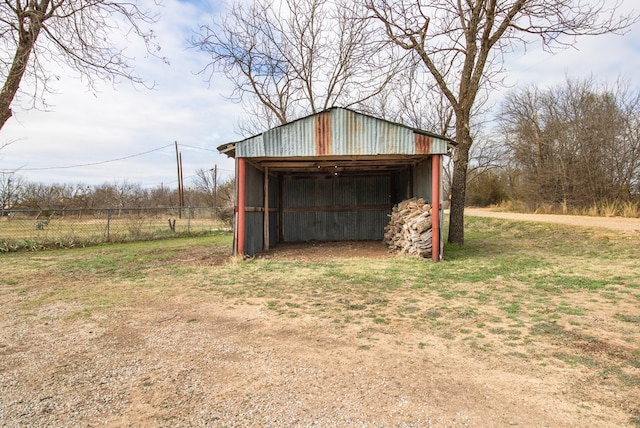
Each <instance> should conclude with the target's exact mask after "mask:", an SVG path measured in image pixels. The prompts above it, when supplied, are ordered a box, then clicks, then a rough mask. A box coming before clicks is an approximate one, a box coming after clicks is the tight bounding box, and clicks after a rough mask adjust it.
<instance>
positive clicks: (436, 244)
mask: <svg viewBox="0 0 640 428" xmlns="http://www.w3.org/2000/svg"><path fill="white" fill-rule="evenodd" d="M440 157H441V155H431V258H432V260H433V261H434V262H439V261H440Z"/></svg>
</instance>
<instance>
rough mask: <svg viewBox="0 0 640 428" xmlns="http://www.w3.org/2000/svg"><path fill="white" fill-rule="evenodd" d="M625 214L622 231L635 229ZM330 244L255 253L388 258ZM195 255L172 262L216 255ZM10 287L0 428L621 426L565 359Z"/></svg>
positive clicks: (377, 250) (235, 308)
mask: <svg viewBox="0 0 640 428" xmlns="http://www.w3.org/2000/svg"><path fill="white" fill-rule="evenodd" d="M469 214H470V215H488V214H487V212H486V211H484V210H483V211H478V210H472V211H470V212H469ZM497 214H499V216H503V213H497ZM543 217H544V216H543ZM554 217H555V216H554ZM516 218H520V217H516ZM549 218H550V217H549ZM523 219H524V218H523ZM526 219H527V220H531V219H534V218H533V217H531V216H527V218H526ZM535 219H536V220H539V219H540V218H539V217H535ZM598 220H602V223H600V224H598V225H597V226H599V227H614V226H613V224H614V223H617V222H616V221H614V222H611V220H612V219H598ZM567 221H569V222H570V223H571V224H576V219H575V218H570V219H567ZM605 223H606V224H605ZM609 223H610V226H608V225H607V224H609ZM631 223H632V224H631V225H630V226H629V225H626V226H624V227H625V229H624V231H625V232H632V233H634V231H638V230H640V220H638V219H636V220H635V222H631ZM587 225H588V226H593V224H591V223H588V224H587ZM615 227H617V226H615ZM337 245H338V246H336V245H335V244H334V245H329V244H316V245H312V246H305V247H304V249H303V248H301V247H298V246H295V245H292V246H282V247H280V248H277V249H276V250H275V251H272V252H270V253H269V254H266V255H263V256H261V257H264V258H271V259H278V258H285V259H300V260H309V261H322V260H323V259H325V258H328V257H332V256H333V255H335V254H336V253H338V252H339V253H340V254H343V255H346V256H349V254H353V255H355V254H360V255H363V256H366V257H381V258H382V257H392V256H390V255H389V254H388V253H387V252H386V249H385V248H384V246H382V245H381V244H379V243H363V244H362V245H360V246H357V244H353V243H342V244H337ZM350 251H352V253H350ZM201 256H202V255H197V254H194V255H191V257H186V258H185V259H184V264H188V265H192V266H193V265H196V266H197V265H210V264H222V263H226V262H227V260H228V257H227V255H221V254H217V255H215V257H214V258H212V257H211V255H207V256H202V257H201ZM200 262H201V263H200ZM33 281H38V282H40V284H41V287H43V288H45V287H47V286H48V285H47V281H48V279H47V278H45V277H42V278H33ZM74 286H79V284H75V285H74ZM27 294H28V292H27V291H25V292H24V294H23V297H24V299H25V301H26V300H28V297H29V296H28V295H27ZM8 296H9V295H8V294H2V295H0V307H2V308H3V312H4V313H3V315H2V316H0V426H7V427H21V426H109V427H120V426H130V427H147V426H149V427H151V426H166V427H174V426H194V427H198V426H201V427H205V426H212V427H225V426H234V427H245V426H246V427H289V426H292V427H293V426H296V427H351V426H359V427H507V426H519V427H611V426H633V425H629V424H630V422H629V413H628V411H626V410H628V409H622V408H616V407H615V406H605V405H601V404H598V403H594V402H592V401H590V399H589V394H588V390H589V388H590V382H591V380H590V379H589V378H587V377H580V376H578V377H575V371H574V372H573V374H569V373H568V372H564V371H562V370H555V369H545V370H542V369H541V368H540V367H539V366H535V365H532V366H531V367H527V366H526V364H525V363H518V364H516V365H514V366H508V365H507V366H505V365H504V360H502V359H496V358H494V357H491V356H486V357H484V358H477V357H474V354H473V353H472V352H470V351H469V350H468V349H465V345H464V344H463V343H459V342H452V341H449V340H446V339H444V338H440V337H437V336H433V335H430V334H425V333H424V332H422V331H420V330H419V329H412V330H395V329H394V327H393V326H386V327H380V329H379V330H378V331H376V342H375V346H372V347H370V348H369V347H363V346H361V345H360V342H358V341H357V340H356V338H358V337H362V336H363V335H366V334H368V332H366V331H363V330H362V326H358V325H356V324H351V325H349V324H346V325H345V324H335V323H331V322H330V321H327V320H320V319H317V318H304V317H300V318H295V319H287V318H285V317H276V316H274V315H273V313H272V312H270V311H269V310H268V309H267V308H266V307H265V306H264V305H261V304H252V302H246V303H245V304H237V303H231V302H230V301H226V300H221V301H220V300H215V299H203V298H202V296H201V295H200V294H196V295H194V294H191V293H189V292H185V293H184V294H179V295H173V296H171V297H169V298H166V297H164V296H162V295H159V296H157V297H156V298H154V299H146V300H145V301H144V304H143V305H136V306H130V307H123V308H122V309H121V310H118V311H111V312H106V313H100V312H98V313H97V314H93V315H92V316H90V317H81V316H80V317H77V318H73V317H70V314H73V313H75V312H74V311H77V310H78V308H77V307H76V306H75V304H74V302H73V300H68V301H65V302H60V303H58V304H54V305H45V306H41V307H39V308H38V309H35V310H34V312H33V313H31V314H29V315H28V316H27V317H26V318H25V315H24V307H23V306H21V302H20V301H15V300H13V299H14V297H15V295H13V294H12V295H11V296H12V297H11V299H12V300H9V297H8ZM34 344H37V346H33V345H34ZM487 355H490V354H487ZM554 370H555V371H554ZM550 373H551V374H552V376H550V377H548V376H549V374H550ZM606 393H607V394H611V395H612V396H615V394H616V391H606ZM631 399H632V400H636V399H637V397H636V398H631ZM612 400H613V399H612ZM604 401H606V400H604ZM613 401H614V402H619V401H615V400H613ZM634 405H636V404H634V403H631V404H629V405H628V406H634Z"/></svg>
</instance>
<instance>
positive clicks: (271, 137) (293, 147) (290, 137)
mask: <svg viewBox="0 0 640 428" xmlns="http://www.w3.org/2000/svg"><path fill="white" fill-rule="evenodd" d="M315 120H316V118H315V116H310V117H307V118H304V119H300V120H297V121H295V122H291V123H288V124H286V125H283V126H280V127H278V128H273V129H270V130H268V131H265V132H264V133H263V134H262V135H263V140H264V146H265V154H266V156H271V157H288V156H292V157H295V156H315V154H316V150H315Z"/></svg>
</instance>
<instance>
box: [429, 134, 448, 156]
mask: <svg viewBox="0 0 640 428" xmlns="http://www.w3.org/2000/svg"><path fill="white" fill-rule="evenodd" d="M448 150H449V143H447V141H446V140H441V139H439V138H434V139H433V143H432V145H431V153H433V154H437V155H446V154H447V151H448Z"/></svg>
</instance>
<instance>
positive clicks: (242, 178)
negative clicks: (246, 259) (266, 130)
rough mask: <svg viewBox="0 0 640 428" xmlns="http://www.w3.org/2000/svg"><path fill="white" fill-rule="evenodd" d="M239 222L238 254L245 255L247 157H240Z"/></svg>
mask: <svg viewBox="0 0 640 428" xmlns="http://www.w3.org/2000/svg"><path fill="white" fill-rule="evenodd" d="M237 172H238V177H237V179H238V197H237V201H238V224H237V225H236V227H237V232H238V234H237V239H238V242H237V243H236V245H237V248H236V254H237V255H239V256H244V235H245V227H246V222H245V205H246V203H245V195H246V180H245V159H244V158H238V171H237Z"/></svg>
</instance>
